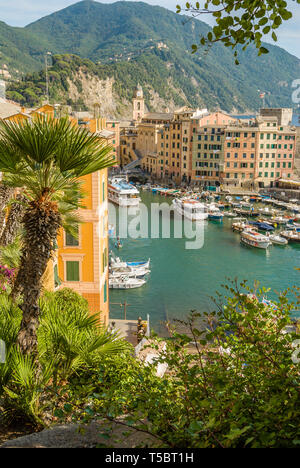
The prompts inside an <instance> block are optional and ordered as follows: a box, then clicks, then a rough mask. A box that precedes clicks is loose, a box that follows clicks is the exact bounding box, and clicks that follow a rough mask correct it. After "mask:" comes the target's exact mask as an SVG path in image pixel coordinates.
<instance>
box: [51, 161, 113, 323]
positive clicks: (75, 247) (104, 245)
mask: <svg viewBox="0 0 300 468" xmlns="http://www.w3.org/2000/svg"><path fill="white" fill-rule="evenodd" d="M82 180H83V182H84V183H83V191H84V192H85V193H86V198H85V199H84V200H83V204H84V206H85V207H86V208H85V209H81V210H79V216H80V218H81V221H82V223H80V224H79V227H78V238H76V239H75V238H74V237H73V236H71V235H69V234H67V233H66V232H64V231H63V232H62V233H61V234H60V236H59V238H58V263H57V273H58V277H59V278H60V280H61V285H60V287H69V288H72V289H74V290H75V291H77V292H78V293H79V294H81V295H82V296H83V297H85V298H86V299H87V300H88V303H89V306H90V310H91V312H99V311H101V313H102V317H101V318H102V320H103V321H104V323H105V324H108V318H109V302H108V203H107V169H105V170H102V171H98V172H95V173H93V174H90V175H87V176H85V177H83V178H82Z"/></svg>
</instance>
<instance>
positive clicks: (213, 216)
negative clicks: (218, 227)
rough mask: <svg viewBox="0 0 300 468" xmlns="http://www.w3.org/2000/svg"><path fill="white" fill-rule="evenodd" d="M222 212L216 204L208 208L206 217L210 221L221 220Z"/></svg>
mask: <svg viewBox="0 0 300 468" xmlns="http://www.w3.org/2000/svg"><path fill="white" fill-rule="evenodd" d="M223 217H224V214H223V213H222V212H221V211H220V210H219V208H217V207H216V206H212V205H211V206H210V208H209V210H208V219H210V220H211V221H223Z"/></svg>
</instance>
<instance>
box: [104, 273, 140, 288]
mask: <svg viewBox="0 0 300 468" xmlns="http://www.w3.org/2000/svg"><path fill="white" fill-rule="evenodd" d="M144 284H146V280H144V279H142V278H130V277H129V276H120V277H119V278H113V277H110V278H109V288H110V289H135V288H140V287H141V286H144Z"/></svg>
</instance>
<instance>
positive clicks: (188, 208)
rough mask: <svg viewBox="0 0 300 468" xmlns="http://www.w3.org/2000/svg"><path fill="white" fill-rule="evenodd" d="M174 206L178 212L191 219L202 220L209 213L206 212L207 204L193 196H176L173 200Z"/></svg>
mask: <svg viewBox="0 0 300 468" xmlns="http://www.w3.org/2000/svg"><path fill="white" fill-rule="evenodd" d="M172 206H173V208H174V210H175V211H176V212H177V213H179V214H180V215H182V216H184V217H185V218H187V219H189V220H190V221H202V220H205V219H207V217H208V214H207V213H206V212H205V205H204V204H203V203H201V202H199V201H197V200H194V199H192V198H187V199H180V198H175V199H174V200H173V201H172Z"/></svg>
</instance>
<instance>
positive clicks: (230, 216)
mask: <svg viewBox="0 0 300 468" xmlns="http://www.w3.org/2000/svg"><path fill="white" fill-rule="evenodd" d="M224 216H226V217H227V218H235V217H236V213H234V212H233V211H224Z"/></svg>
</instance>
